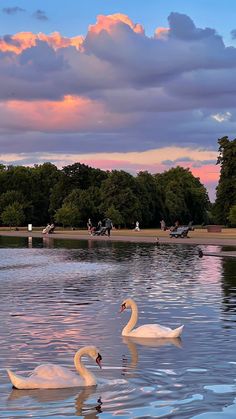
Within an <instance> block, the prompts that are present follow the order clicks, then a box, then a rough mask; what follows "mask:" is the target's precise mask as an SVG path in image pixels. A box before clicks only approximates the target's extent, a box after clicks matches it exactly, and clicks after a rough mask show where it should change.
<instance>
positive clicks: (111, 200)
mask: <svg viewBox="0 0 236 419" xmlns="http://www.w3.org/2000/svg"><path fill="white" fill-rule="evenodd" d="M112 205H113V206H114V208H115V209H116V210H117V211H119V213H120V215H121V217H122V219H123V222H124V225H126V226H127V225H132V224H133V223H134V222H135V220H136V219H140V218H141V208H140V202H139V199H138V195H137V184H136V182H135V179H134V177H133V176H132V175H131V174H129V173H127V172H125V171H123V170H121V171H118V170H113V171H112V172H110V174H109V176H108V178H107V179H106V180H104V181H103V182H102V186H101V206H100V208H101V212H102V213H103V214H104V215H105V213H106V211H107V210H108V208H110V207H111V206H112Z"/></svg>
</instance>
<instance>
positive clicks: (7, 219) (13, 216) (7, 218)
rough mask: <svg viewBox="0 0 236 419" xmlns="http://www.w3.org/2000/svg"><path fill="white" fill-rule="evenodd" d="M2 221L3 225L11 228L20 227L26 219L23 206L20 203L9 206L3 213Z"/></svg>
mask: <svg viewBox="0 0 236 419" xmlns="http://www.w3.org/2000/svg"><path fill="white" fill-rule="evenodd" d="M1 219H2V222H3V224H5V225H8V226H9V227H12V226H15V227H17V226H20V225H21V224H22V223H23V221H24V219H25V216H24V211H23V208H22V205H21V204H19V202H14V203H13V204H10V205H8V206H7V207H6V208H5V209H4V211H3V212H2V214H1Z"/></svg>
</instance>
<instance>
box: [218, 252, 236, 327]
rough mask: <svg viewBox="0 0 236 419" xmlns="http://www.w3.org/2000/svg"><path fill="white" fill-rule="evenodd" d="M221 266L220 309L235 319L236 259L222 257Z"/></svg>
mask: <svg viewBox="0 0 236 419" xmlns="http://www.w3.org/2000/svg"><path fill="white" fill-rule="evenodd" d="M222 268H223V273H224V274H223V276H222V279H221V286H222V291H223V297H222V310H223V312H224V313H225V314H231V315H233V317H232V316H230V320H231V321H232V320H233V321H236V260H235V259H233V258H224V259H223V260H222ZM226 320H227V317H226Z"/></svg>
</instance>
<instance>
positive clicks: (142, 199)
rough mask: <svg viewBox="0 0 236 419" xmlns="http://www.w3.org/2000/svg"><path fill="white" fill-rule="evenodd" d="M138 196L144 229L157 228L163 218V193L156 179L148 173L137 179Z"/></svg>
mask: <svg viewBox="0 0 236 419" xmlns="http://www.w3.org/2000/svg"><path fill="white" fill-rule="evenodd" d="M136 183H137V196H138V199H139V205H140V210H141V217H140V218H139V221H140V222H141V223H142V227H150V226H157V225H159V223H160V220H161V219H162V218H163V216H164V215H163V193H162V191H161V189H160V188H159V185H158V183H157V182H156V180H155V177H154V176H153V175H151V174H150V173H148V172H147V171H144V172H139V173H138V175H137V177H136Z"/></svg>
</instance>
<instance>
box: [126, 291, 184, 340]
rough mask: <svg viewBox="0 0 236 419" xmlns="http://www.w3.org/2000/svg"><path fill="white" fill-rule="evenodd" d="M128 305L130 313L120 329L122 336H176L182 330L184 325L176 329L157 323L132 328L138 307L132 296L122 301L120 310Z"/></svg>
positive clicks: (135, 321)
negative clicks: (125, 323)
mask: <svg viewBox="0 0 236 419" xmlns="http://www.w3.org/2000/svg"><path fill="white" fill-rule="evenodd" d="M128 307H130V308H131V311H132V313H131V317H130V319H129V321H128V323H127V325H126V326H125V327H124V329H123V330H122V336H133V337H135V336H136V337H141V338H177V337H179V336H180V335H181V333H182V331H183V327H184V326H180V327H178V328H177V329H170V328H169V327H164V326H161V325H159V324H145V325H143V326H139V327H137V329H134V326H135V325H136V323H137V321H138V307H137V304H136V303H135V301H134V300H132V298H128V299H127V300H125V301H124V302H123V303H122V305H121V309H120V312H122V311H124V310H125V309H126V308H128Z"/></svg>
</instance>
